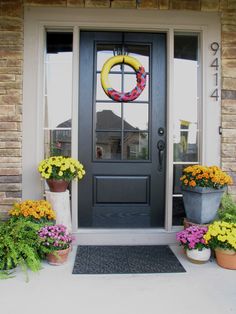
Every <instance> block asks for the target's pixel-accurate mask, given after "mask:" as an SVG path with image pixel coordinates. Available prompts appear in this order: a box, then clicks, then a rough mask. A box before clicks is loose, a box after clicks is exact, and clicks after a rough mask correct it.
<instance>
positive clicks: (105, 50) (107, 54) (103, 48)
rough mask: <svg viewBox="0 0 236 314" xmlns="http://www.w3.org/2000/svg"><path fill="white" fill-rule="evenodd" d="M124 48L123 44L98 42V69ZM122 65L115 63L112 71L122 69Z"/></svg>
mask: <svg viewBox="0 0 236 314" xmlns="http://www.w3.org/2000/svg"><path fill="white" fill-rule="evenodd" d="M121 49H122V46H121V45H112V44H98V45H97V71H101V70H102V67H103V64H104V63H105V62H106V61H107V60H108V59H109V58H112V57H114V54H115V53H117V52H118V51H119V52H120V51H121ZM120 70H121V69H120V65H115V66H114V67H113V68H112V69H111V72H114V71H120Z"/></svg>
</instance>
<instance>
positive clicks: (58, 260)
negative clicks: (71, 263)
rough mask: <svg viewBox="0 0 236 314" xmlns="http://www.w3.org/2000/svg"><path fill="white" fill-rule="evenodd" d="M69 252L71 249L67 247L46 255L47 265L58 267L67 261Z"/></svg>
mask: <svg viewBox="0 0 236 314" xmlns="http://www.w3.org/2000/svg"><path fill="white" fill-rule="evenodd" d="M70 252H71V247H68V248H67V249H64V250H57V251H54V252H52V253H49V254H47V256H46V259H47V261H48V263H49V264H51V265H55V266H60V265H62V264H64V263H65V262H66V261H67V259H68V256H69V253H70Z"/></svg>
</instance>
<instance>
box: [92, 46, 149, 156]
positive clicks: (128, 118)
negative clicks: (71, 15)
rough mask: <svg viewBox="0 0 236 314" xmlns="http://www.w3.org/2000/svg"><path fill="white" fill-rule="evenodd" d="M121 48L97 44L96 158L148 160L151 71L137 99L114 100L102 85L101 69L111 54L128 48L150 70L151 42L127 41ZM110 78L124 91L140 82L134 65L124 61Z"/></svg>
mask: <svg viewBox="0 0 236 314" xmlns="http://www.w3.org/2000/svg"><path fill="white" fill-rule="evenodd" d="M121 48H122V46H121V45H119V44H118V45H116V44H100V43H98V44H97V50H96V52H97V62H96V64H97V67H96V69H95V70H96V84H95V85H96V99H95V101H94V117H95V133H94V134H95V140H94V143H95V148H94V151H95V154H94V155H95V159H96V160H99V159H106V160H116V159H117V160H120V159H121V160H147V159H149V149H148V145H149V144H148V142H149V139H148V134H149V110H150V108H149V102H148V101H149V84H148V81H149V77H150V75H147V84H146V87H145V89H144V91H143V92H142V93H141V95H140V96H139V97H138V98H137V99H136V100H135V101H131V102H127V103H122V102H116V101H113V100H112V99H110V98H109V97H108V96H107V95H106V94H105V92H104V90H103V88H102V86H101V69H102V67H103V65H104V63H105V62H106V61H107V60H108V59H109V58H111V57H113V56H114V55H117V54H120V53H122V51H125V53H126V54H128V55H129V56H132V57H135V58H136V59H138V61H139V62H140V63H141V64H142V65H143V66H144V67H145V70H146V71H147V72H148V71H149V59H150V46H149V45H126V44H125V45H124V46H123V48H122V49H123V50H122V49H121ZM115 70H116V71H117V72H115ZM126 71H128V73H127V72H126ZM108 79H109V82H110V85H111V87H112V88H114V89H115V90H117V91H118V92H121V93H124V92H130V91H131V90H132V89H133V88H135V86H136V85H137V79H136V73H135V71H134V69H133V68H132V67H130V66H127V65H124V64H122V65H118V66H115V67H114V68H113V71H110V73H109V76H108ZM111 130H112V131H117V132H111ZM98 131H99V132H98ZM118 131H120V132H118ZM127 131H129V132H127ZM132 131H137V132H132ZM138 131H146V132H138ZM122 152H123V153H122Z"/></svg>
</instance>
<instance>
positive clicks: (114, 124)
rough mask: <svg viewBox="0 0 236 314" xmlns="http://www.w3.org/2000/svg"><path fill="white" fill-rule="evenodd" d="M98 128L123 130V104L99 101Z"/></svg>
mask: <svg viewBox="0 0 236 314" xmlns="http://www.w3.org/2000/svg"><path fill="white" fill-rule="evenodd" d="M96 111H97V113H96V129H97V130H119V131H121V127H122V119H121V104H120V103H118V102H117V103H110V104H109V103H99V102H98V103H97V104H96Z"/></svg>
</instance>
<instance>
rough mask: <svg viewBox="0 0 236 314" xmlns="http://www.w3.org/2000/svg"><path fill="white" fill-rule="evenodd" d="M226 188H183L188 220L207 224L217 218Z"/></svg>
mask: <svg viewBox="0 0 236 314" xmlns="http://www.w3.org/2000/svg"><path fill="white" fill-rule="evenodd" d="M225 190H226V188H222V189H219V190H217V189H212V188H205V187H199V186H196V187H187V186H186V187H185V186H183V187H182V192H183V201H184V207H185V212H186V216H187V218H188V220H190V221H191V222H194V223H198V224H207V223H209V222H211V221H213V220H214V219H215V218H216V216H217V210H218V208H219V206H220V200H221V197H222V195H223V193H224V191H225Z"/></svg>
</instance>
